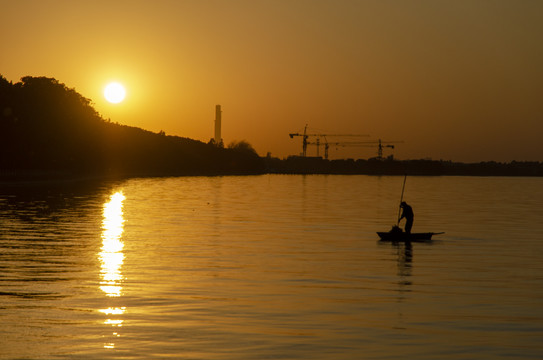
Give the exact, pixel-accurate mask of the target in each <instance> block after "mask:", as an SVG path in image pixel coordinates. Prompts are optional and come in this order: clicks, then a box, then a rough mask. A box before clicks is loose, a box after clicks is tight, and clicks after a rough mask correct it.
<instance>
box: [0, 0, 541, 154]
mask: <svg viewBox="0 0 543 360" xmlns="http://www.w3.org/2000/svg"><path fill="white" fill-rule="evenodd" d="M0 9H1V20H0V45H1V47H2V48H1V52H0V74H2V75H3V76H4V77H6V78H7V79H8V80H10V81H13V82H18V81H19V80H20V78H21V77H23V76H27V75H31V76H48V77H54V78H56V79H57V80H59V81H60V82H62V83H64V84H66V85H67V86H68V87H69V88H75V90H76V91H78V92H79V93H81V94H82V95H83V96H85V97H87V98H90V99H91V100H92V101H93V102H94V104H95V107H96V109H97V110H98V111H99V112H100V114H102V116H104V117H105V118H110V119H111V120H112V121H114V122H119V123H122V124H126V125H132V126H137V127H142V128H145V129H148V130H151V131H155V132H157V131H160V130H164V131H165V132H166V133H167V134H170V135H179V136H184V137H189V138H193V139H197V140H202V141H205V142H207V141H208V140H209V139H210V138H211V137H213V123H214V116H215V105H216V104H221V105H222V109H223V132H222V135H223V139H224V141H225V143H226V144H228V143H229V142H231V141H233V140H247V141H248V142H249V143H251V144H252V145H253V146H254V147H255V149H256V150H257V151H258V153H259V154H260V155H266V153H267V152H268V151H269V152H271V153H272V155H273V156H277V157H281V158H282V157H285V156H287V155H294V154H299V153H300V152H301V138H299V137H298V138H294V139H290V138H289V136H288V134H289V133H291V132H301V131H303V128H304V126H305V125H306V124H308V126H309V128H312V129H313V132H315V131H319V132H322V133H328V134H334V133H336V134H337V133H344V134H346V133H352V134H369V135H371V138H368V139H367V140H377V139H383V140H385V141H403V143H399V144H397V146H396V148H395V149H394V155H395V156H396V157H397V158H400V159H419V158H433V159H444V160H454V161H469V162H471V161H486V160H496V161H511V160H536V161H543V139H542V137H543V99H542V97H543V1H540V0H510V1H504V0H450V1H444V0H426V1H420V0H413V1H409V0H396V1H387V0H374V1H373V0H359V1H355V0H351V1H347V0H326V1H324V0H274V1H258V0H246V1H242V0H239V1H237V0H194V1H185V0H171V1H165V0H152V1H151V0H149V1H134V0H130V1H114V0H108V1H100V0H92V1H86V0H78V1H74V0H69V1H58V0H35V1H32V0H19V1H13V0H0ZM111 80H117V81H119V82H121V83H123V84H125V86H126V88H127V93H128V94H127V98H126V100H125V101H124V102H122V103H120V104H117V105H111V104H108V103H107V102H106V101H105V100H104V97H103V94H102V92H103V88H104V86H105V85H106V83H107V82H108V81H111ZM337 140H346V139H335V140H334V141H337ZM321 151H322V150H321ZM375 152H376V149H374V148H343V147H339V148H337V149H336V148H335V147H331V149H330V157H331V158H343V157H354V158H368V157H371V156H374V155H375ZM308 154H309V155H314V154H315V147H310V148H309V149H308ZM321 154H322V153H321ZM387 154H390V151H388V152H386V153H385V155H387Z"/></svg>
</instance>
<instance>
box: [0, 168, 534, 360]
mask: <svg viewBox="0 0 543 360" xmlns="http://www.w3.org/2000/svg"><path fill="white" fill-rule="evenodd" d="M402 182H403V177H393V176H337V175H330V176H322V175H308V176H301V175H264V176H241V177H234V176H232V177H181V178H150V179H131V180H126V181H118V182H101V183H93V184H56V185H51V184H43V185H41V186H30V185H25V186H17V187H7V186H2V187H1V188H0V189H1V190H0V221H1V229H0V359H73V358H77V359H160V358H174V359H397V358H411V359H520V358H522V359H541V358H542V357H543V342H542V339H543V211H542V209H541V206H542V205H543V178H479V177H408V178H407V183H406V187H405V195H404V199H405V200H406V201H407V202H408V203H410V204H411V205H412V206H413V209H414V211H415V223H414V227H413V231H415V232H417V231H419V232H424V231H433V232H440V231H444V232H445V234H443V235H438V236H435V241H433V242H432V243H414V244H412V247H406V246H404V245H393V244H390V243H385V244H383V243H379V242H378V238H377V235H376V234H375V232H376V231H388V230H389V229H390V228H391V226H392V225H393V224H395V222H396V219H397V216H398V203H399V200H400V195H401V190H402Z"/></svg>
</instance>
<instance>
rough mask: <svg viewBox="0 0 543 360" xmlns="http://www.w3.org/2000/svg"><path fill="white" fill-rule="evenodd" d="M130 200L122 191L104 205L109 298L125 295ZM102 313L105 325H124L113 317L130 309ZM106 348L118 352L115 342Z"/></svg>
mask: <svg viewBox="0 0 543 360" xmlns="http://www.w3.org/2000/svg"><path fill="white" fill-rule="evenodd" d="M125 199H126V197H125V196H124V195H123V193H122V191H118V192H116V193H114V194H113V195H111V196H110V199H109V202H107V203H105V204H104V209H103V217H104V218H103V221H102V230H103V231H102V251H101V252H100V254H99V258H100V263H101V272H100V275H101V278H102V281H101V282H100V284H101V286H100V289H101V290H102V291H103V292H105V293H106V296H108V297H120V296H121V295H122V286H121V283H122V280H123V275H122V272H121V268H122V265H123V262H124V253H123V249H124V242H123V241H122V235H123V231H124V218H123V201H124V200H125ZM98 311H99V312H101V313H103V314H105V315H107V318H106V320H104V325H107V326H112V327H121V326H123V322H124V320H122V319H119V318H113V317H115V316H120V315H122V314H124V313H125V311H126V307H124V306H123V307H108V308H106V309H100V310H98ZM113 337H120V334H119V333H118V332H113ZM104 348H106V349H114V348H115V343H114V342H107V343H104Z"/></svg>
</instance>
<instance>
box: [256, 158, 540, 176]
mask: <svg viewBox="0 0 543 360" xmlns="http://www.w3.org/2000/svg"><path fill="white" fill-rule="evenodd" d="M266 166H267V172H269V173H278V174H361V175H404V174H409V175H430V176H439V175H464V176H543V162H530V161H512V162H509V163H500V162H495V161H488V162H480V163H469V164H466V163H458V162H452V161H443V160H390V159H387V160H379V159H369V160H364V159H358V160H354V159H344V160H325V159H323V158H320V157H300V156H291V157H289V158H287V159H284V160H280V159H277V158H271V157H268V158H266Z"/></svg>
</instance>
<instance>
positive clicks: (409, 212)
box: [400, 201, 415, 234]
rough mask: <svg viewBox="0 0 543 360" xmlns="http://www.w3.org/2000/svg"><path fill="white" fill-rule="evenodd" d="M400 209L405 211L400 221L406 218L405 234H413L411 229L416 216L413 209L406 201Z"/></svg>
mask: <svg viewBox="0 0 543 360" xmlns="http://www.w3.org/2000/svg"><path fill="white" fill-rule="evenodd" d="M400 207H401V208H402V210H403V211H402V216H401V217H400V220H402V219H403V218H405V232H406V233H407V234H411V228H412V227H413V219H414V218H415V214H413V209H412V208H411V206H409V205H407V203H406V202H405V201H402V203H401V204H400Z"/></svg>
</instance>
